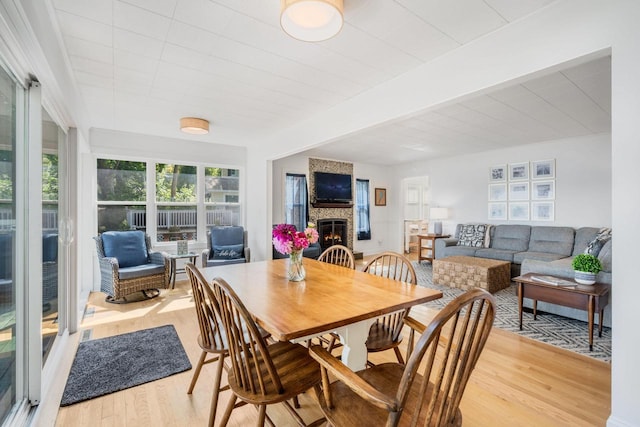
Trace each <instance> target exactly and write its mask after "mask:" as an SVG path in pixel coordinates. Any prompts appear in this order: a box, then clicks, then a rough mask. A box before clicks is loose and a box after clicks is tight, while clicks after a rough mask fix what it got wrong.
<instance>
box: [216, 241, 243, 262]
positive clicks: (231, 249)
mask: <svg viewBox="0 0 640 427" xmlns="http://www.w3.org/2000/svg"><path fill="white" fill-rule="evenodd" d="M243 257H244V245H243V244H242V243H240V244H239V245H219V246H218V245H216V246H214V247H213V258H212V259H238V258H243Z"/></svg>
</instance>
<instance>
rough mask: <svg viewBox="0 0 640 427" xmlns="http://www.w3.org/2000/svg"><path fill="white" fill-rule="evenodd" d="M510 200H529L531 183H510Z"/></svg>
mask: <svg viewBox="0 0 640 427" xmlns="http://www.w3.org/2000/svg"><path fill="white" fill-rule="evenodd" d="M509 200H529V181H516V182H510V183H509Z"/></svg>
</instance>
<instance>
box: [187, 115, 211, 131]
mask: <svg viewBox="0 0 640 427" xmlns="http://www.w3.org/2000/svg"><path fill="white" fill-rule="evenodd" d="M180 130H181V131H182V132H184V133H190V134H193V135H204V134H206V133H209V121H208V120H205V119H198V118H195V117H183V118H181V119H180Z"/></svg>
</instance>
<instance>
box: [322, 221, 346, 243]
mask: <svg viewBox="0 0 640 427" xmlns="http://www.w3.org/2000/svg"><path fill="white" fill-rule="evenodd" d="M316 227H317V229H318V236H319V238H318V243H320V246H321V247H322V250H323V251H324V250H325V249H327V248H329V247H331V246H333V245H343V246H347V245H348V243H347V220H346V219H340V218H326V219H319V220H318V223H317V224H316Z"/></svg>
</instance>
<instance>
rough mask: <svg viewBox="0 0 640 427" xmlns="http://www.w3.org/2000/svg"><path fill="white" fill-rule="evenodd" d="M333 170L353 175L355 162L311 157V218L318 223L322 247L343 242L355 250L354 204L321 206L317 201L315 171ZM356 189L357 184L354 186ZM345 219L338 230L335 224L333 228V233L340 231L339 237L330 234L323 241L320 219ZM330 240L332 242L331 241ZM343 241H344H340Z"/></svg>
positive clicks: (332, 171)
mask: <svg viewBox="0 0 640 427" xmlns="http://www.w3.org/2000/svg"><path fill="white" fill-rule="evenodd" d="M316 171H318V172H331V173H341V174H348V175H352V176H353V164H352V163H345V162H336V161H332V160H323V159H314V158H309V201H310V205H309V219H310V220H311V221H312V222H314V223H315V224H316V228H317V229H318V234H320V240H319V243H320V245H321V246H322V249H323V250H324V249H325V248H327V247H329V246H331V245H334V244H342V245H343V246H346V247H348V248H349V249H351V250H353V204H352V203H344V204H338V203H336V204H328V206H320V205H318V204H316V203H315V179H314V172H316ZM353 188H354V189H355V186H354V187H353ZM324 220H328V221H335V220H339V221H343V224H344V225H343V226H341V227H338V229H337V230H336V227H335V225H334V226H333V228H332V229H331V231H332V233H333V234H336V233H339V234H340V235H339V237H338V238H339V239H341V240H337V239H338V238H336V236H330V238H329V239H328V241H327V243H326V244H325V242H323V237H322V233H321V230H320V221H324ZM329 241H330V242H331V243H329ZM339 241H341V242H342V243H339Z"/></svg>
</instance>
